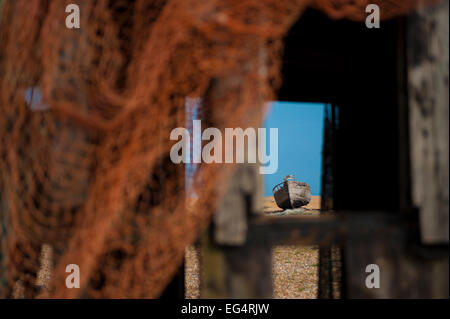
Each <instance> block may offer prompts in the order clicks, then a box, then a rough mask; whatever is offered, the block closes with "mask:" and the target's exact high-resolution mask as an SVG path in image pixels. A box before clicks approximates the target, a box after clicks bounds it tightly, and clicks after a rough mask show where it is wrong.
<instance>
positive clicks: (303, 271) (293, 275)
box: [186, 196, 320, 299]
mask: <svg viewBox="0 0 450 319" xmlns="http://www.w3.org/2000/svg"><path fill="white" fill-rule="evenodd" d="M319 209H320V196H313V197H312V199H311V202H310V203H309V204H308V205H307V206H304V207H302V208H301V209H298V210H289V211H282V210H281V209H280V208H278V206H277V205H276V203H275V201H274V199H273V197H272V196H270V197H266V198H264V212H265V213H266V214H276V215H297V214H299V215H315V214H318V210H319ZM272 254H273V256H272V257H273V289H274V295H273V297H274V298H277V299H284V298H289V299H294V298H302V299H314V298H316V296H317V282H318V263H319V256H318V255H319V251H318V248H317V247H301V246H276V247H273V249H272ZM199 272H200V266H199V258H198V253H197V251H196V250H195V249H194V248H193V247H188V248H187V249H186V298H188V299H195V298H199V296H200V289H199Z"/></svg>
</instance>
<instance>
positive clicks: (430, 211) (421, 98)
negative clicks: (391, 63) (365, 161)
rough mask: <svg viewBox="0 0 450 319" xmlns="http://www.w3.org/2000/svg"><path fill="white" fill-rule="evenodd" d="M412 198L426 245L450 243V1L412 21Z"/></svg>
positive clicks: (416, 15) (409, 46)
mask: <svg viewBox="0 0 450 319" xmlns="http://www.w3.org/2000/svg"><path fill="white" fill-rule="evenodd" d="M407 33H408V35H407V58H408V62H407V68H408V92H409V107H410V132H411V137H410V138H411V140H410V141H411V170H412V184H413V185H412V198H413V203H414V205H415V206H416V207H417V208H418V209H419V211H420V221H421V236H422V241H423V242H424V243H427V244H436V243H448V242H449V216H448V214H449V166H448V163H449V91H448V89H449V88H448V81H449V75H448V72H449V38H448V35H449V3H448V1H444V2H442V3H441V4H440V5H437V6H434V7H430V8H426V9H422V10H420V11H418V12H416V13H414V14H412V15H411V17H409V18H408V29H407Z"/></svg>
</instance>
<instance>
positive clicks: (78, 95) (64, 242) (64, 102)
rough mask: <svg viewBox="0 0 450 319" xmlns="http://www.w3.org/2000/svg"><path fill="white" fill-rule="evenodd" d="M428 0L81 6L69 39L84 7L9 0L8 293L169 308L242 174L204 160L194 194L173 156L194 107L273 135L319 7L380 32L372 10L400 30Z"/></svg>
mask: <svg viewBox="0 0 450 319" xmlns="http://www.w3.org/2000/svg"><path fill="white" fill-rule="evenodd" d="M425 2H427V3H430V2H432V1H419V0H390V1H388V0H386V1H375V0H330V1H326V0H309V1H308V0H291V1H279V0H228V1H223V0H208V1H199V0H127V1H126V0H78V1H75V3H77V4H78V5H79V6H80V11H81V15H80V19H81V28H80V29H67V28H66V27H65V20H66V17H67V16H68V13H66V12H65V9H66V6H67V5H69V4H70V3H74V1H66V0H58V1H50V0H32V1H30V0H4V1H1V3H0V5H1V6H2V9H1V10H2V11H1V25H0V74H1V75H0V138H1V143H0V217H1V221H0V225H1V226H2V227H1V249H0V257H1V259H0V263H1V264H0V280H2V282H1V288H0V295H1V296H3V297H13V296H15V295H17V294H19V295H20V296H22V297H28V298H34V297H57V298H75V297H115V298H122V297H128V298H138V297H145V298H154V297H158V296H159V295H160V294H161V292H162V291H163V289H164V288H165V287H166V285H167V284H168V282H169V281H170V279H171V277H172V276H173V274H174V273H175V271H176V270H177V268H178V267H179V265H180V263H181V262H182V259H183V254H184V249H185V247H186V246H187V245H189V244H190V243H192V242H193V241H194V240H195V239H196V237H197V235H198V233H199V231H200V230H201V229H202V228H204V227H205V226H206V225H207V224H208V222H209V219H210V215H211V212H212V211H214V205H215V203H216V202H217V201H218V199H219V198H220V195H221V189H224V188H225V186H224V185H226V180H227V176H229V174H230V172H231V171H232V169H233V166H232V165H220V164H209V165H204V164H201V165H199V166H198V167H197V168H196V170H195V174H194V176H193V179H194V180H193V186H192V188H189V189H186V187H185V178H184V167H183V165H175V164H173V163H171V161H170V159H169V152H170V148H171V146H172V145H173V144H172V143H173V142H171V141H170V140H169V136H170V132H171V130H172V129H173V128H175V127H185V123H186V97H192V98H196V97H204V101H205V102H204V103H203V104H204V106H203V108H204V110H202V109H200V110H199V117H200V118H202V116H205V114H209V116H211V114H210V113H211V112H213V113H214V112H215V113H216V116H215V117H214V124H215V126H216V127H252V126H253V127H259V125H260V117H258V116H255V114H259V113H258V112H257V111H256V110H260V109H261V107H263V105H264V103H263V102H264V101H269V100H271V99H272V98H273V97H274V90H276V89H277V88H278V87H279V85H280V83H281V81H280V57H281V53H282V49H283V36H284V35H285V34H286V32H287V31H288V30H289V27H290V26H291V25H292V24H293V23H294V22H295V21H296V20H297V19H298V18H299V17H300V15H301V13H302V12H303V11H304V10H305V9H306V8H307V7H313V8H315V9H318V10H321V11H323V12H325V13H326V14H328V15H329V16H331V17H333V18H348V19H352V20H358V21H364V20H365V18H366V16H367V13H366V12H365V7H366V6H367V5H368V4H369V3H375V4H378V5H379V6H380V8H381V18H392V17H394V16H396V15H400V14H405V13H406V12H407V11H408V10H411V9H413V8H416V7H418V6H420V5H423V4H424V3H425ZM208 101H214V102H211V103H208ZM208 105H209V109H208ZM212 105H214V106H215V107H211V106H212ZM219 109H220V110H219ZM207 110H209V111H208V112H209V113H208V112H207ZM219 181H220V186H221V187H217V185H218V183H219ZM43 256H51V258H50V260H51V265H50V266H48V267H46V269H47V270H48V272H51V273H43V270H42V267H43V266H45V265H43V264H44V262H43V259H46V258H43ZM46 260H47V262H48V260H49V258H47V259H46ZM69 264H77V265H78V266H79V267H80V272H81V277H80V279H81V289H67V287H66V276H67V275H68V274H67V273H66V266H67V265H69ZM18 287H19V288H18Z"/></svg>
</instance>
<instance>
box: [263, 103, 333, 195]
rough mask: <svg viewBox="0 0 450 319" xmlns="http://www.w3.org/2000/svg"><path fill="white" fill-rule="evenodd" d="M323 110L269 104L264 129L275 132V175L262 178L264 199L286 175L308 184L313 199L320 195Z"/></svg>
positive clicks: (313, 105) (314, 106)
mask: <svg viewBox="0 0 450 319" xmlns="http://www.w3.org/2000/svg"><path fill="white" fill-rule="evenodd" d="M324 108H325V105H323V104H318V103H297V102H272V103H271V104H270V110H269V112H268V114H267V116H266V120H265V123H264V125H265V127H266V128H271V127H272V128H278V171H277V172H276V173H275V174H271V175H263V176H264V195H265V196H270V195H272V188H273V186H275V185H276V184H278V183H280V182H282V181H283V177H284V176H286V175H289V174H294V175H295V179H296V180H300V181H302V182H306V183H308V184H309V185H310V186H311V193H312V195H320V183H321V168H322V141H323V121H324Z"/></svg>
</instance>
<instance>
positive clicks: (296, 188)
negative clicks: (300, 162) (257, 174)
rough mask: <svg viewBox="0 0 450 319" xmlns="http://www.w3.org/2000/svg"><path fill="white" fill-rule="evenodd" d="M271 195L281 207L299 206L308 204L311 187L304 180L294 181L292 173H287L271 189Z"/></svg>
mask: <svg viewBox="0 0 450 319" xmlns="http://www.w3.org/2000/svg"><path fill="white" fill-rule="evenodd" d="M272 192H273V197H274V198H275V201H276V203H277V205H278V207H280V208H282V209H292V208H299V207H302V206H305V205H308V203H309V201H310V200H311V188H310V187H309V185H308V184H306V183H304V182H299V181H296V180H295V178H294V175H288V176H286V177H285V178H284V181H283V182H282V183H280V184H277V185H275V187H274V188H273V189H272Z"/></svg>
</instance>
